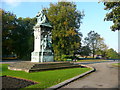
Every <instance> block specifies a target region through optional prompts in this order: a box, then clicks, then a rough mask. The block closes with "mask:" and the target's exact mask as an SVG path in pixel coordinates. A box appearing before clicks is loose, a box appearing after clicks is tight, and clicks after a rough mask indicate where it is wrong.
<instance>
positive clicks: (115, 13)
mask: <svg viewBox="0 0 120 90" xmlns="http://www.w3.org/2000/svg"><path fill="white" fill-rule="evenodd" d="M102 1H103V2H104V6H105V8H104V9H105V10H108V11H109V12H108V13H107V14H106V16H105V19H104V20H106V21H113V23H114V24H113V25H112V26H111V27H110V28H111V30H112V31H116V30H120V0H111V2H108V0H102Z"/></svg>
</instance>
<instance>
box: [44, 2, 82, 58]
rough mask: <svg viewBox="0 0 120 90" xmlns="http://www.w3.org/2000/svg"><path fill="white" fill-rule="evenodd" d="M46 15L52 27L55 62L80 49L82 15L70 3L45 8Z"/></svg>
mask: <svg viewBox="0 0 120 90" xmlns="http://www.w3.org/2000/svg"><path fill="white" fill-rule="evenodd" d="M45 11H46V15H47V17H48V19H49V21H50V22H51V24H52V25H53V29H52V40H53V44H52V46H53V50H54V54H55V60H61V57H62V55H74V52H75V51H76V50H77V49H78V48H79V47H80V45H81V43H80V41H81V33H79V32H78V31H79V27H80V24H81V19H82V18H83V13H82V12H79V11H77V10H76V5H75V4H74V3H71V2H58V3H56V4H52V3H51V4H50V8H45Z"/></svg>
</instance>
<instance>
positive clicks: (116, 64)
mask: <svg viewBox="0 0 120 90" xmlns="http://www.w3.org/2000/svg"><path fill="white" fill-rule="evenodd" d="M112 65H114V66H118V67H120V63H114V64H112Z"/></svg>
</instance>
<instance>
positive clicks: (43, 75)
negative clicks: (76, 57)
mask: <svg viewBox="0 0 120 90" xmlns="http://www.w3.org/2000/svg"><path fill="white" fill-rule="evenodd" d="M0 66H1V65H0ZM7 66H8V64H2V75H9V76H13V77H18V78H23V79H28V80H32V81H35V82H38V84H35V85H31V86H28V87H26V88H48V87H50V86H53V85H56V84H58V83H60V82H62V81H64V80H67V79H69V78H72V77H74V76H77V75H79V74H82V73H84V72H86V71H89V70H90V68H70V69H59V70H50V71H42V72H33V73H26V72H24V71H12V70H8V69H7ZM0 75H1V74H0Z"/></svg>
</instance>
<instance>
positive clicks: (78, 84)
mask: <svg viewBox="0 0 120 90" xmlns="http://www.w3.org/2000/svg"><path fill="white" fill-rule="evenodd" d="M112 63H115V62H104V63H95V64H89V65H88V66H92V67H94V68H96V71H95V72H93V73H91V74H89V75H87V76H85V77H83V78H80V79H78V80H76V81H74V82H71V83H69V84H68V85H66V86H63V87H62V88H60V90H62V89H65V88H71V89H72V88H118V67H116V66H113V65H111V64H112ZM119 86H120V85H119Z"/></svg>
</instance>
